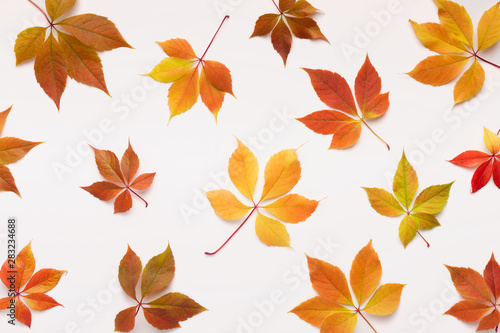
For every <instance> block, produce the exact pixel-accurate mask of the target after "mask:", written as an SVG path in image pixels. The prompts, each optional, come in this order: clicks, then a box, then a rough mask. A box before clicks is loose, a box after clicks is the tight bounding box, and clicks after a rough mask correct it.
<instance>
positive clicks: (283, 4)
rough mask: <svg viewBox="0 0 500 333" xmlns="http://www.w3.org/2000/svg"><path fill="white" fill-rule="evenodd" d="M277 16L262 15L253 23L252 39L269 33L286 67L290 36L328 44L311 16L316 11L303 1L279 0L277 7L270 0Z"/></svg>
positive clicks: (290, 43) (290, 44) (290, 45)
mask: <svg viewBox="0 0 500 333" xmlns="http://www.w3.org/2000/svg"><path fill="white" fill-rule="evenodd" d="M272 1H273V3H274V5H275V6H276V9H278V11H279V14H264V15H262V16H260V17H259V18H258V19H257V22H255V28H254V31H253V34H252V36H250V38H252V37H256V36H266V35H268V34H269V33H271V42H272V43H273V47H274V49H275V50H276V52H278V54H279V55H280V56H281V58H282V59H283V64H284V65H285V66H286V61H287V59H288V54H290V49H291V48H292V40H293V39H292V34H293V35H294V36H295V37H297V38H301V39H311V40H314V39H322V40H324V41H326V42H328V39H326V37H325V36H324V35H323V33H322V32H321V30H320V28H319V27H318V24H317V23H316V21H314V20H313V19H312V18H310V17H309V16H311V15H312V14H314V13H316V12H317V11H318V10H317V9H316V8H314V7H313V6H312V5H311V4H310V3H309V2H307V1H305V0H298V1H297V0H286V1H283V0H281V1H280V2H279V6H278V5H276V3H275V2H274V0H272Z"/></svg>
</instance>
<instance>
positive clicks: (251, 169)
mask: <svg viewBox="0 0 500 333" xmlns="http://www.w3.org/2000/svg"><path fill="white" fill-rule="evenodd" d="M237 141H238V148H236V150H235V151H234V152H233V154H232V155H231V158H230V159H229V164H228V167H227V169H228V173H229V178H230V179H231V181H232V183H233V184H234V185H235V186H236V188H237V189H238V190H239V191H240V192H241V193H242V194H243V195H244V196H245V197H247V198H248V199H250V200H251V201H252V205H251V206H247V205H246V204H243V203H242V202H241V201H240V200H239V199H238V198H237V197H236V196H235V195H234V194H233V193H232V192H230V191H228V190H214V191H209V192H207V198H208V201H209V202H210V204H211V205H212V208H213V209H214V212H215V213H216V214H217V215H219V216H220V217H221V218H223V219H224V220H229V221H233V220H238V219H240V218H242V217H244V216H245V215H247V214H248V215H247V216H246V218H245V219H244V221H243V222H242V223H241V225H240V226H239V227H238V229H236V231H235V232H234V233H233V234H232V235H231V236H230V237H229V239H231V238H232V237H233V236H234V234H235V233H236V232H237V231H238V230H239V229H240V228H241V227H242V226H243V225H244V224H245V223H246V222H247V221H248V219H249V218H250V216H252V214H253V213H254V212H257V217H256V220H255V232H256V234H257V237H259V239H260V240H261V241H262V242H263V243H264V244H266V245H267V246H284V247H290V235H289V234H288V231H287V230H286V227H285V226H284V225H283V223H282V222H281V221H283V222H288V223H299V222H302V221H305V220H306V219H307V218H308V217H309V216H311V214H312V213H314V211H315V210H316V207H317V206H318V203H319V201H316V200H309V199H307V198H305V197H303V196H301V195H298V194H287V193H288V192H289V191H290V190H292V189H293V188H294V187H295V185H296V184H297V183H298V182H299V180H300V174H301V167H300V162H299V160H298V157H297V153H296V149H285V150H282V151H280V152H279V153H277V154H275V155H273V156H272V157H271V158H270V159H269V161H268V162H267V165H266V168H265V170H264V188H263V190H262V194H261V196H260V199H258V200H256V198H255V197H254V190H255V186H256V184H257V178H258V174H259V165H258V162H257V159H256V158H255V155H254V154H253V153H252V151H250V149H248V147H247V146H245V145H244V144H243V143H242V142H241V141H239V140H238V139H237ZM276 198H277V199H276ZM270 199H276V200H274V201H273V202H271V203H268V204H265V205H264V204H262V203H263V202H264V201H267V200H270ZM260 209H262V210H264V211H267V212H268V213H269V214H271V215H272V216H274V217H276V218H277V219H275V218H272V217H269V216H266V215H264V214H262V212H261V211H260ZM249 212H250V213H249ZM278 219H279V220H278ZM280 220H281V221H280ZM229 239H228V240H227V241H226V242H225V243H224V244H223V245H222V246H221V247H220V248H219V249H218V250H217V251H215V252H212V253H210V252H205V254H208V255H212V254H215V253H217V252H219V250H220V249H221V248H222V247H224V245H226V243H227V242H228V241H229Z"/></svg>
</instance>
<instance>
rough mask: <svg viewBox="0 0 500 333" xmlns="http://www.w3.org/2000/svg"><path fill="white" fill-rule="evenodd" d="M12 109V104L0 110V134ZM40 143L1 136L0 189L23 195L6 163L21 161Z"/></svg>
mask: <svg viewBox="0 0 500 333" xmlns="http://www.w3.org/2000/svg"><path fill="white" fill-rule="evenodd" d="M11 110H12V106H11V107H9V108H8V109H7V110H5V111H2V112H0V134H1V132H2V130H3V128H4V125H5V122H6V121H7V117H8V116H9V114H10V111H11ZM39 144H41V142H31V141H26V140H22V139H18V138H14V137H3V138H0V191H8V192H14V193H15V194H17V195H18V196H19V197H20V196H21V194H20V193H19V190H18V189H17V186H16V182H15V180H14V176H13V175H12V173H11V172H10V169H9V168H8V167H7V166H6V164H10V163H15V162H17V161H19V160H20V159H22V158H23V157H24V156H26V154H28V153H29V152H30V151H31V149H33V148H34V147H36V146H38V145H39Z"/></svg>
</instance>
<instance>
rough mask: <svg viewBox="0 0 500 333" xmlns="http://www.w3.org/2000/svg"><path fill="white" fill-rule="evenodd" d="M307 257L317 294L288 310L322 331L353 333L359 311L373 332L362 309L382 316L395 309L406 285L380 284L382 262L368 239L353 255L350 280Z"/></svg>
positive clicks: (334, 268)
mask: <svg viewBox="0 0 500 333" xmlns="http://www.w3.org/2000/svg"><path fill="white" fill-rule="evenodd" d="M306 257H307V262H308V266H309V277H310V279H311V283H312V286H313V288H314V290H316V292H317V293H318V295H319V296H316V297H313V298H311V299H309V300H307V301H305V302H303V303H302V304H300V305H298V306H297V307H295V308H294V309H292V310H291V311H290V312H292V313H294V314H295V315H297V316H298V317H299V318H300V319H302V320H304V321H306V322H308V323H309V324H311V325H313V326H316V327H320V328H321V330H320V332H321V333H352V332H354V329H355V327H356V324H357V320H358V318H357V314H358V313H359V314H360V315H361V317H362V318H363V319H364V320H365V321H366V322H367V323H368V325H369V326H370V327H371V328H372V329H373V330H374V331H375V329H374V328H373V326H372V325H371V324H370V322H369V321H368V319H367V318H366V317H365V316H364V315H363V314H362V312H365V313H369V314H373V315H381V316H385V315H389V314H392V313H393V312H394V311H396V309H397V308H398V306H399V302H400V299H401V292H402V291H403V288H404V286H405V285H403V284H395V283H388V284H384V285H381V286H379V283H380V279H381V276H382V265H381V263H380V259H379V257H378V254H377V253H376V252H375V250H374V249H373V246H372V242H371V241H370V242H369V243H368V244H367V245H366V246H365V247H364V248H363V249H361V251H359V253H358V254H357V255H356V257H355V258H354V261H353V263H352V266H351V272H350V279H349V283H348V282H347V279H346V277H345V275H344V273H343V272H342V270H340V268H338V267H336V266H333V265H331V264H329V263H327V262H325V261H322V260H319V259H315V258H311V257H309V256H307V255H306ZM349 284H350V285H351V289H352V291H353V294H354V299H353V297H352V296H351V292H350V290H349ZM377 287H378V288H377ZM351 308H354V309H351Z"/></svg>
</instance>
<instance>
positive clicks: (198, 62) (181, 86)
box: [147, 16, 234, 120]
mask: <svg viewBox="0 0 500 333" xmlns="http://www.w3.org/2000/svg"><path fill="white" fill-rule="evenodd" d="M226 18H228V16H226V17H225V18H224V19H223V21H222V23H221V26H222V24H223V23H224V21H225V20H226ZM219 29H220V27H219ZM218 32H219V30H217V32H216V34H215V35H217V33H218ZM214 39H215V36H214ZM212 42H213V39H212ZM158 44H159V45H160V46H161V47H162V49H163V51H164V52H165V53H166V54H167V55H168V58H165V59H164V60H162V61H161V62H160V63H159V64H158V65H156V67H155V68H154V69H153V70H152V71H151V72H150V73H149V74H147V75H148V76H150V77H151V78H152V79H154V80H156V81H158V82H162V83H170V82H172V85H171V86H170V88H169V89H168V107H169V109H170V119H172V118H173V117H175V116H177V115H180V114H182V113H184V112H186V111H188V110H189V109H191V108H192V107H193V105H194V104H195V103H196V102H197V100H198V96H201V100H202V102H203V103H204V104H205V106H206V107H207V108H208V109H209V110H210V112H212V113H213V114H214V116H215V119H216V120H217V115H218V113H219V110H220V109H221V107H222V103H223V102H224V97H225V94H226V93H228V94H231V95H233V96H234V94H233V83H232V79H231V73H230V72H229V69H228V68H227V67H226V66H225V65H223V64H222V63H220V62H218V61H212V60H205V59H204V57H205V54H206V53H207V51H208V49H209V48H210V46H211V45H212V43H210V45H209V46H208V47H207V49H206V50H205V52H204V53H203V55H202V56H201V57H200V58H199V57H197V56H196V53H195V52H194V50H193V48H192V47H191V45H190V44H189V43H188V41H186V40H185V39H181V38H176V39H170V40H167V41H165V42H158ZM198 69H200V70H198Z"/></svg>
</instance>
